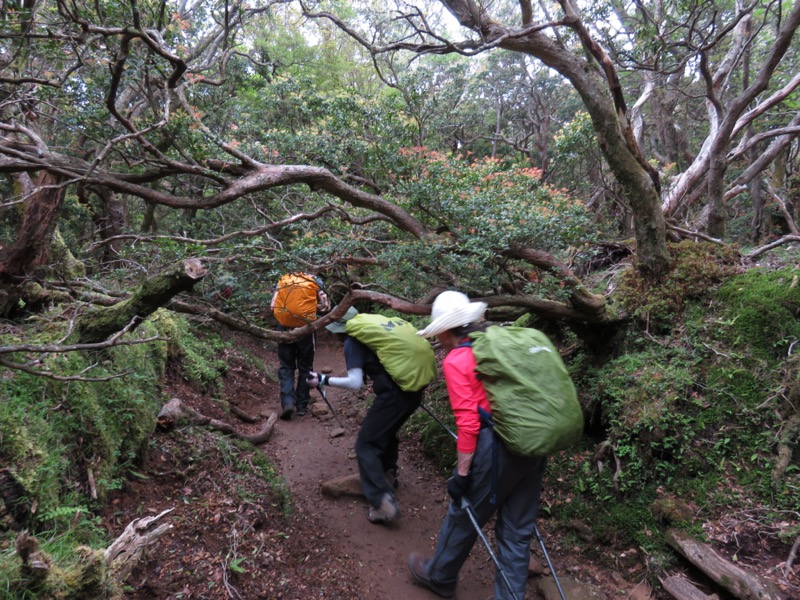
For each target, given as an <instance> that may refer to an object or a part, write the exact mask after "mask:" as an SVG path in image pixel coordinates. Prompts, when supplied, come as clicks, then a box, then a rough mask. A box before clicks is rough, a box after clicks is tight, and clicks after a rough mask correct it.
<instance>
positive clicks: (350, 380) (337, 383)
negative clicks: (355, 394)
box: [325, 368, 364, 390]
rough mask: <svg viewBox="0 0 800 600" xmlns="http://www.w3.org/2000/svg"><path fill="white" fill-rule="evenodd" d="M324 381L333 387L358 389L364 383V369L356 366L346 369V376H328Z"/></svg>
mask: <svg viewBox="0 0 800 600" xmlns="http://www.w3.org/2000/svg"><path fill="white" fill-rule="evenodd" d="M325 383H327V384H328V385H332V386H333V387H340V388H347V389H348V390H359V389H361V386H362V385H364V371H363V370H362V369H358V368H356V369H347V377H329V378H328V381H326V382H325Z"/></svg>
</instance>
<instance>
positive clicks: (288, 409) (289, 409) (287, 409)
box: [281, 404, 294, 421]
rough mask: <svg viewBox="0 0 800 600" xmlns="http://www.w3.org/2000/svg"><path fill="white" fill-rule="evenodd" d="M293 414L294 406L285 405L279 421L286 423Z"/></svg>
mask: <svg viewBox="0 0 800 600" xmlns="http://www.w3.org/2000/svg"><path fill="white" fill-rule="evenodd" d="M293 414H294V404H287V405H286V406H284V407H283V408H281V419H283V420H284V421H288V420H289V419H291V418H292V415H293Z"/></svg>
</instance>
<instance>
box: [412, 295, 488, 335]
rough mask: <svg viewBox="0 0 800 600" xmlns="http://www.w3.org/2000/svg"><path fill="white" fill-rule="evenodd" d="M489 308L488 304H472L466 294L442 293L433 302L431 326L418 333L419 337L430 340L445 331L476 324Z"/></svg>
mask: <svg viewBox="0 0 800 600" xmlns="http://www.w3.org/2000/svg"><path fill="white" fill-rule="evenodd" d="M487 307H488V304H486V302H470V299H469V298H468V297H467V296H466V294H462V293H461V292H455V291H447V292H442V293H441V294H439V295H438V296H436V300H434V301H433V307H432V310H431V317H432V321H431V323H430V325H428V326H427V327H426V328H425V329H422V330H420V331H417V335H420V336H422V337H425V338H429V337H433V336H435V335H439V334H440V333H442V332H443V331H448V330H450V329H455V328H457V327H463V326H464V325H469V324H470V323H476V322H478V321H480V320H481V319H482V318H483V314H484V313H485V312H486V309H487Z"/></svg>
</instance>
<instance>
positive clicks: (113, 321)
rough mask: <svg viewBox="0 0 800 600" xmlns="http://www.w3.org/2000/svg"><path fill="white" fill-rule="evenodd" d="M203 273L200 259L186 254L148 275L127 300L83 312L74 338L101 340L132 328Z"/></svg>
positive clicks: (206, 271)
mask: <svg viewBox="0 0 800 600" xmlns="http://www.w3.org/2000/svg"><path fill="white" fill-rule="evenodd" d="M206 273H208V268H207V267H206V265H205V264H204V263H203V262H202V261H201V260H200V259H198V258H189V259H186V260H183V261H181V262H179V263H177V264H174V265H172V266H171V267H169V268H167V269H165V270H164V271H162V272H161V273H158V274H157V275H153V276H152V277H148V278H147V279H146V280H145V281H144V282H143V283H142V284H141V285H140V286H139V288H138V289H137V290H136V291H135V292H134V293H133V295H132V296H131V297H130V298H128V299H127V300H123V301H122V302H120V303H118V304H115V305H114V306H110V307H104V308H96V309H94V310H93V311H91V312H88V313H87V314H85V315H83V317H81V318H80V320H79V321H78V324H77V327H76V335H77V342H78V343H80V344H94V343H98V342H102V341H103V340H106V339H108V338H109V337H110V336H112V335H114V334H115V333H117V332H119V331H122V330H123V329H124V328H125V327H127V326H128V325H129V324H130V323H133V326H132V327H131V329H135V328H136V327H137V326H138V325H139V324H140V323H141V322H142V321H144V320H145V319H146V318H147V317H148V316H150V315H151V314H153V313H154V312H155V311H156V310H158V309H159V308H161V307H162V306H164V305H166V304H167V303H168V302H169V301H170V300H171V299H172V298H173V297H174V296H176V295H177V294H180V293H181V292H185V291H188V290H190V289H192V288H193V287H194V286H195V285H196V284H197V283H198V282H199V281H201V280H202V279H203V277H205V276H206Z"/></svg>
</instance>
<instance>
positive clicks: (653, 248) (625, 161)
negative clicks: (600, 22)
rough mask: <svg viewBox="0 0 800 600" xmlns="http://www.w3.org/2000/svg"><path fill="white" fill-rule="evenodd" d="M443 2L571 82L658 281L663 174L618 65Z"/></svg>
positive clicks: (643, 265) (664, 255)
mask: <svg viewBox="0 0 800 600" xmlns="http://www.w3.org/2000/svg"><path fill="white" fill-rule="evenodd" d="M442 4H444V5H445V6H446V7H447V8H448V10H449V11H450V12H451V13H452V14H453V15H454V16H455V17H456V18H457V19H458V21H459V22H460V23H461V25H463V26H464V27H468V28H470V29H472V30H474V31H477V32H479V33H480V34H481V35H482V36H483V37H484V39H485V40H487V41H492V40H501V39H502V41H501V42H500V44H499V47H500V48H503V49H505V50H510V51H512V52H521V53H524V54H527V55H530V56H533V57H534V58H537V59H538V60H540V61H542V62H543V63H544V64H545V65H547V66H548V67H550V68H552V69H554V70H555V71H557V72H558V73H560V74H561V75H563V76H564V77H566V78H567V79H568V80H569V81H570V82H571V83H572V85H573V87H574V88H575V90H576V91H577V92H578V94H579V95H580V97H581V99H582V100H583V104H584V106H585V107H586V110H587V111H588V113H589V115H590V116H591V119H592V124H593V126H594V130H595V132H596V134H597V139H598V142H599V144H600V148H601V150H602V152H603V155H604V157H605V159H606V161H608V164H609V166H610V167H611V170H612V171H613V173H614V176H615V177H616V178H617V181H618V182H619V183H620V184H621V185H622V187H623V189H624V190H625V197H626V199H627V200H628V202H629V204H630V206H631V210H632V211H633V213H634V230H635V233H636V245H637V255H638V266H639V268H640V269H641V270H642V272H643V273H644V274H646V275H650V276H656V277H658V276H660V275H661V274H663V273H664V272H666V270H667V268H668V266H669V252H668V251H667V229H666V221H665V219H664V214H663V212H662V210H661V198H660V190H659V183H658V175H657V173H656V172H655V170H654V169H653V168H652V167H650V166H649V164H648V163H647V162H646V161H645V160H644V158H643V156H642V153H641V150H640V148H639V147H638V145H637V144H636V140H635V139H634V136H633V129H632V127H631V125H630V123H629V122H628V118H627V115H626V113H625V110H626V109H625V103H624V99H622V91H621V89H620V88H619V81H618V80H616V79H615V77H616V73H615V72H614V71H613V67H612V66H611V65H610V64H606V65H603V66H601V65H599V64H598V62H599V61H600V60H602V58H603V57H596V56H594V57H593V58H590V59H586V58H584V57H582V56H580V55H578V54H575V53H573V52H572V51H570V50H568V49H567V48H564V47H563V46H561V45H559V44H558V43H557V41H556V40H553V39H552V38H550V37H549V36H548V35H547V34H545V33H542V32H539V31H534V32H530V33H528V34H527V35H524V36H509V35H507V34H508V33H509V32H510V30H511V28H509V27H506V26H504V25H502V24H501V23H499V22H498V21H495V20H493V19H490V18H489V17H488V15H484V14H480V15H478V14H476V13H475V12H474V11H473V10H472V9H473V8H474V7H473V6H472V3H471V2H467V1H466V0H442ZM562 7H563V8H564V10H565V12H567V14H568V16H569V18H570V20H571V23H572V24H573V25H575V30H576V31H579V32H582V33H584V34H585V35H584V38H587V37H588V33H586V32H585V29H581V27H582V23H580V21H579V19H577V17H576V16H574V15H571V14H570V13H572V12H573V11H572V8H571V6H570V5H569V4H568V3H562ZM582 41H583V42H584V45H586V46H587V48H591V49H593V50H594V49H597V50H599V46H598V45H597V44H594V45H592V44H591V41H592V40H588V39H582ZM605 58H606V59H607V57H605ZM595 59H597V60H598V62H595ZM603 68H605V70H603Z"/></svg>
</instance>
